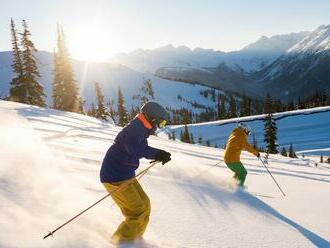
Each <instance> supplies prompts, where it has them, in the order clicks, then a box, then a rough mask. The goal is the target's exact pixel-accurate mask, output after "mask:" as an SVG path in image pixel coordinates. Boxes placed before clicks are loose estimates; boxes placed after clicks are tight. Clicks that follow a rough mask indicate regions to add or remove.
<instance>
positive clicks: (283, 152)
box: [281, 146, 288, 157]
mask: <svg viewBox="0 0 330 248" xmlns="http://www.w3.org/2000/svg"><path fill="white" fill-rule="evenodd" d="M281 155H282V156H284V157H287V156H288V154H287V152H286V149H285V147H284V146H283V147H282V150H281Z"/></svg>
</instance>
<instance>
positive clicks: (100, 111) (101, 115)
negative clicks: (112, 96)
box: [94, 82, 109, 121]
mask: <svg viewBox="0 0 330 248" xmlns="http://www.w3.org/2000/svg"><path fill="white" fill-rule="evenodd" d="M94 86H95V93H96V100H97V108H96V118H98V119H102V120H105V121H106V120H107V116H108V115H109V114H108V111H107V109H106V107H105V106H104V95H103V94H102V89H101V87H100V84H99V83H98V82H94Z"/></svg>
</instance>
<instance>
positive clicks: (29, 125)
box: [0, 101, 330, 248]
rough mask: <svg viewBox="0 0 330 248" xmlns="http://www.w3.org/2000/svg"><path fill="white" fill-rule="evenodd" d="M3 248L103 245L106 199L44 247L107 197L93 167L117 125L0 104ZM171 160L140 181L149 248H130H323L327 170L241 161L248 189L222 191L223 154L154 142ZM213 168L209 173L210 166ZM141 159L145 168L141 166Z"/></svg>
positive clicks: (110, 210) (226, 176)
mask: <svg viewBox="0 0 330 248" xmlns="http://www.w3.org/2000/svg"><path fill="white" fill-rule="evenodd" d="M0 118H1V122H0V137H1V142H0V230H1V231H0V247H3V248H9V247H10V248H12V247H20V248H22V247H23V248H24V247H56V248H60V247H77V248H78V247H79V248H81V247H83V248H89V247H93V248H95V247H101V248H102V247H109V244H108V243H107V241H106V239H105V238H104V236H105V235H107V236H109V235H110V234H111V233H112V232H113V231H114V229H115V228H116V226H117V225H118V223H119V222H120V220H121V214H120V212H119V209H118V208H117V207H115V206H113V205H112V200H111V199H106V200H105V201H104V202H102V203H100V204H99V205H98V206H96V207H94V208H93V209H91V210H89V211H88V212H87V213H85V214H84V215H83V216H81V217H80V218H79V219H78V220H76V221H74V222H73V223H71V224H69V225H68V226H66V227H64V228H63V229H61V230H59V231H58V232H57V233H56V234H55V235H54V238H48V239H46V240H43V239H42V237H43V236H44V235H45V234H47V231H48V230H53V229H54V228H55V227H57V226H58V225H60V224H62V223H63V222H64V221H66V220H68V219H69V218H71V217H72V216H73V215H75V214H76V213H78V212H79V211H81V210H83V209H84V208H85V207H87V206H89V205H90V204H91V203H93V202H95V201H96V200H98V199H100V198H101V197H102V196H104V195H105V194H106V192H105V190H104V189H103V187H102V185H101V184H100V183H99V178H98V174H99V169H100V163H101V161H102V158H103V156H104V154H105V152H106V150H107V148H108V147H109V146H110V145H111V143H112V142H113V140H114V138H115V135H116V134H117V132H118V131H119V130H120V128H118V127H116V126H113V125H111V124H108V123H104V122H100V121H98V120H95V119H93V118H90V117H86V116H82V115H78V114H73V113H66V112H60V111H55V110H49V109H42V108H37V107H32V106H28V105H23V104H18V103H13V102H6V101H0ZM150 144H151V145H152V146H155V147H159V148H162V149H167V150H169V151H170V152H171V153H172V161H171V162H170V163H169V164H168V165H166V166H156V167H155V168H153V169H152V170H151V171H150V172H149V173H148V174H147V175H146V176H145V177H144V178H143V179H142V181H141V184H142V185H143V188H144V189H145V191H146V192H147V194H148V195H149V197H150V198H151V202H152V215H151V221H150V225H149V226H148V229H147V232H146V234H145V240H146V242H145V243H146V244H145V245H143V246H136V247H166V248H168V247H180V248H183V247H189V248H191V247H198V248H200V247H208V248H209V247H299V248H302V247H329V246H330V233H329V226H330V211H329V209H330V199H329V197H328V196H329V190H330V167H326V165H322V166H320V167H319V168H314V167H313V166H311V165H310V164H309V160H308V159H306V160H299V159H284V158H282V157H280V156H271V159H270V160H269V163H270V170H271V171H272V172H273V173H274V176H275V177H276V179H277V180H278V182H279V183H280V184H281V186H282V187H283V189H284V190H285V192H286V193H287V197H285V198H283V197H282V196H281V195H280V193H279V192H278V190H277V189H276V186H275V185H274V183H273V182H272V181H271V179H270V177H269V175H268V174H267V172H266V171H265V169H264V168H263V167H261V166H260V163H259V162H258V161H257V160H256V159H255V158H254V157H251V156H250V155H248V154H245V153H244V154H243V156H242V161H243V162H244V164H245V165H246V166H247V169H248V171H249V175H248V178H247V182H246V184H247V186H248V192H246V193H237V192H233V191H232V190H230V189H229V187H228V185H229V182H230V177H231V175H232V174H231V172H230V171H229V170H228V169H227V168H226V167H225V165H224V163H223V150H221V149H214V148H206V147H200V146H197V145H188V144H182V143H180V142H174V141H169V140H165V139H162V138H158V137H152V138H151V139H150ZM219 161H220V163H219V165H218V166H215V164H216V163H218V162H219ZM147 164H148V161H143V163H142V164H141V169H143V168H145V167H146V166H147Z"/></svg>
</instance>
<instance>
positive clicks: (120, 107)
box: [117, 87, 128, 127]
mask: <svg viewBox="0 0 330 248" xmlns="http://www.w3.org/2000/svg"><path fill="white" fill-rule="evenodd" d="M117 115H118V125H119V126H122V127H123V126H125V125H126V124H127V122H128V113H127V110H126V108H125V105H124V96H123V93H122V92H121V89H120V87H118V102H117Z"/></svg>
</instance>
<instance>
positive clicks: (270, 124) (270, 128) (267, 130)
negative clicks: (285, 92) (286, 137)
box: [264, 114, 278, 154]
mask: <svg viewBox="0 0 330 248" xmlns="http://www.w3.org/2000/svg"><path fill="white" fill-rule="evenodd" d="M276 133H277V127H276V122H275V120H274V119H273V117H272V114H268V115H267V116H266V117H265V120H264V141H265V144H266V151H267V152H268V153H272V154H275V153H278V151H277V147H276V140H277V136H276Z"/></svg>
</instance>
